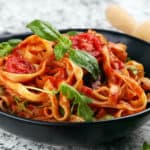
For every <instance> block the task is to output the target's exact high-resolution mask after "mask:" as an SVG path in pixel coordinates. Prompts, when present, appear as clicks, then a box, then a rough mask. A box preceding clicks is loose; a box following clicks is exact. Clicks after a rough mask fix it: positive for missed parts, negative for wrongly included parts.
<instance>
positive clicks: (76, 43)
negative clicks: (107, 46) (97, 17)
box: [70, 33, 102, 60]
mask: <svg viewBox="0 0 150 150" xmlns="http://www.w3.org/2000/svg"><path fill="white" fill-rule="evenodd" d="M70 39H71V41H72V47H73V48H74V49H80V50H83V51H86V52H88V53H90V54H91V55H93V56H94V57H96V58H97V59H98V60H99V59H100V53H101V50H102V43H101V41H100V38H99V37H98V36H96V35H95V34H94V33H80V34H77V35H75V36H71V38H70Z"/></svg>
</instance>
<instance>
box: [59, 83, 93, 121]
mask: <svg viewBox="0 0 150 150" xmlns="http://www.w3.org/2000/svg"><path fill="white" fill-rule="evenodd" d="M59 90H60V91H61V92H62V94H63V95H65V96H66V97H67V98H68V99H69V100H74V101H73V107H74V105H75V104H77V105H78V107H77V114H78V115H79V116H80V117H83V118H84V119H85V120H86V121H91V120H92V116H93V111H92V110H91V108H90V107H89V106H88V105H87V103H91V102H92V99H91V98H89V97H86V96H85V95H81V94H80V93H79V92H78V91H77V90H76V89H74V88H73V87H72V86H70V85H68V84H66V83H62V84H61V86H60V89H59ZM73 107H72V110H73Z"/></svg>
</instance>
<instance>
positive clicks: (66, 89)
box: [59, 83, 82, 104]
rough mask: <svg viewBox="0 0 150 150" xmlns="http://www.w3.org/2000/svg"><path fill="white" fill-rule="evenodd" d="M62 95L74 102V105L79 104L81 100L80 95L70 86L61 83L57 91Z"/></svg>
mask: <svg viewBox="0 0 150 150" xmlns="http://www.w3.org/2000/svg"><path fill="white" fill-rule="evenodd" d="M59 90H60V91H61V92H62V94H63V95H65V96H66V97H67V98H68V99H70V100H73V99H74V100H75V101H76V104H77V103H79V102H80V101H81V100H82V97H81V95H80V93H79V92H78V91H77V90H76V89H75V88H73V87H72V86H70V85H68V84H66V83H62V84H61V85H60V89H59Z"/></svg>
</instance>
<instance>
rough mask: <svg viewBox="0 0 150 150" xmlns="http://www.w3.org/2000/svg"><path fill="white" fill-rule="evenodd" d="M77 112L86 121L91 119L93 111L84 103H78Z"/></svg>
mask: <svg viewBox="0 0 150 150" xmlns="http://www.w3.org/2000/svg"><path fill="white" fill-rule="evenodd" d="M77 114H78V115H79V116H81V117H82V118H84V119H85V120H86V121H92V116H93V111H92V109H91V108H90V107H89V106H88V105H87V104H86V103H79V105H78V110H77Z"/></svg>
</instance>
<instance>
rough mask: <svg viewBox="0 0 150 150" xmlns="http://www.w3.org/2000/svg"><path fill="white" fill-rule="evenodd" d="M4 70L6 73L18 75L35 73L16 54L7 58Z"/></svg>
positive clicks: (30, 66)
mask: <svg viewBox="0 0 150 150" xmlns="http://www.w3.org/2000/svg"><path fill="white" fill-rule="evenodd" d="M5 68H6V71H7V72H11V73H18V74H23V73H33V72H35V68H34V66H33V65H31V64H30V63H29V62H28V61H26V60H24V59H23V57H22V56H21V55H18V54H12V55H10V56H9V57H8V59H7V60H6V63H5Z"/></svg>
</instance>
